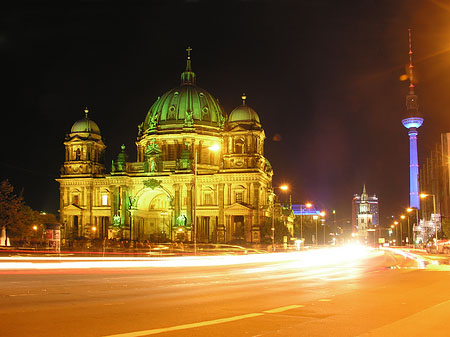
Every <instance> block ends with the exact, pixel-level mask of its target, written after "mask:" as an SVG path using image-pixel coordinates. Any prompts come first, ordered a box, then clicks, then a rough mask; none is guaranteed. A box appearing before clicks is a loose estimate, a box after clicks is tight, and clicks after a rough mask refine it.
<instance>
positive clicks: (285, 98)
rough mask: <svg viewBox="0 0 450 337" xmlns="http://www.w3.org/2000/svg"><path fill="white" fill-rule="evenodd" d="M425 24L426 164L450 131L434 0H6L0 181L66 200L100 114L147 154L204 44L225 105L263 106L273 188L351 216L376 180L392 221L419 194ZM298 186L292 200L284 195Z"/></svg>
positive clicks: (448, 23) (37, 199)
mask: <svg viewBox="0 0 450 337" xmlns="http://www.w3.org/2000/svg"><path fill="white" fill-rule="evenodd" d="M408 28H412V29H413V49H414V63H415V66H416V67H415V71H416V73H415V74H416V77H417V79H418V81H417V83H416V93H417V94H418V96H419V104H420V110H421V111H423V112H424V118H425V122H424V125H423V126H422V127H421V128H420V129H419V162H420V163H422V162H423V161H424V160H425V158H426V156H427V155H428V154H429V152H430V150H431V149H432V148H433V147H434V146H435V144H436V142H437V141H438V140H439V137H440V133H441V132H447V131H450V118H449V117H448V116H449V112H450V95H449V90H450V52H449V50H450V6H449V5H448V2H447V1H445V2H444V1H443V0H432V1H425V0H424V1H419V0H409V1H406V0H355V1H337V0H335V1H331V0H311V1H299V0H298V1H200V0H198V1H136V2H132V1H126V2H125V1H123V2H113V3H111V2H109V1H88V0H86V1H68V2H61V4H58V3H56V2H48V1H42V2H41V1H33V2H21V4H16V5H8V6H6V7H5V5H2V9H1V11H0V56H1V65H2V66H1V69H2V70H1V79H2V84H3V90H2V98H1V105H0V107H1V109H2V123H1V125H2V132H1V140H2V143H1V146H2V151H1V158H0V173H1V176H0V178H1V179H2V180H3V179H5V178H8V179H9V180H10V182H11V183H12V184H13V185H14V186H15V187H16V189H17V191H18V192H19V191H21V190H23V195H24V197H25V200H26V202H27V203H28V204H29V205H30V206H31V207H33V208H34V209H37V210H46V211H51V212H56V211H57V209H58V206H59V202H58V200H59V199H58V198H59V193H58V188H59V185H58V183H57V182H55V178H57V177H58V176H59V170H60V167H61V165H62V163H63V161H64V145H63V142H64V137H65V135H66V134H67V133H68V132H69V131H70V128H71V126H72V124H73V123H74V122H75V121H77V120H78V119H81V118H82V117H83V109H84V107H85V106H87V107H88V108H89V110H90V113H89V116H90V118H92V119H93V120H94V121H96V122H97V124H98V125H99V127H100V129H101V131H102V136H103V139H104V142H105V143H106V145H107V146H108V148H107V156H106V164H107V167H108V169H109V168H110V163H111V159H114V158H115V157H116V156H117V154H118V152H119V150H120V145H121V144H125V145H126V147H127V151H128V154H129V156H130V160H132V161H135V160H136V149H135V143H134V142H135V140H136V136H137V125H138V124H140V123H141V122H142V121H143V120H144V118H145V116H146V113H147V111H148V109H149V108H150V106H151V105H152V104H153V103H154V101H155V100H156V99H157V97H158V96H161V95H162V94H164V93H165V92H166V91H168V90H170V89H171V88H173V87H175V86H177V85H178V84H179V81H180V74H181V72H182V71H183V70H184V68H185V64H186V51H185V49H186V47H187V46H191V47H192V49H193V51H192V67H193V70H194V71H195V73H196V75H197V84H198V86H200V87H202V88H204V89H206V90H208V91H209V92H210V93H211V94H212V95H213V96H215V97H217V98H218V99H219V100H220V102H221V104H222V105H223V107H224V108H225V110H226V112H227V113H228V114H229V113H230V112H231V110H232V109H233V108H234V107H236V106H238V105H239V104H240V103H241V99H240V97H241V95H242V93H243V92H245V93H246V94H247V97H248V98H247V104H248V105H250V106H251V107H253V108H254V109H255V110H256V111H257V113H258V114H259V116H260V119H261V122H262V124H263V127H264V129H265V132H266V136H267V139H266V146H265V149H266V152H265V154H266V157H267V158H268V159H269V160H270V162H271V163H272V165H273V167H274V171H275V175H274V185H275V186H276V185H281V184H282V183H288V184H289V185H290V187H291V194H292V199H293V201H295V202H302V203H304V202H306V201H312V202H316V203H317V204H318V205H319V207H320V208H325V209H327V210H329V211H331V210H332V209H336V210H337V218H338V219H339V220H343V219H349V218H350V216H351V200H352V196H353V194H354V193H361V190H362V186H363V184H364V183H365V184H366V186H367V190H368V193H369V194H374V193H375V194H377V196H378V197H379V200H380V218H381V221H382V223H383V222H385V221H387V220H385V219H386V218H387V217H388V216H390V215H394V214H399V213H400V212H402V210H403V209H404V208H406V207H407V206H408V203H409V195H408V193H409V168H408V165H409V143H408V136H407V130H406V129H405V128H404V127H403V126H402V124H401V119H402V117H403V116H404V113H405V95H406V93H407V90H408V82H407V81H400V76H401V75H402V74H404V73H405V67H406V65H407V63H408ZM282 198H284V197H282Z"/></svg>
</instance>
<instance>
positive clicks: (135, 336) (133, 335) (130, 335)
mask: <svg viewBox="0 0 450 337" xmlns="http://www.w3.org/2000/svg"><path fill="white" fill-rule="evenodd" d="M302 307H304V305H297V304H294V305H288V306H286V307H280V308H275V309H270V310H265V311H263V312H255V313H251V314H245V315H239V316H232V317H226V318H219V319H213V320H211V321H204V322H197V323H189V324H182V325H175V326H170V327H167V328H158V329H150V330H141V331H134V332H126V333H120V334H116V335H108V336H104V337H140V336H148V335H156V334H159V333H163V332H169V331H177V330H186V329H193V328H199V327H203V326H209V325H215V324H221V323H227V322H233V321H238V320H241V319H246V318H253V317H258V316H264V314H274V313H278V312H283V311H286V310H291V309H297V308H302Z"/></svg>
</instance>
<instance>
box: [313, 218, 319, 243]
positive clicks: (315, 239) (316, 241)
mask: <svg viewBox="0 0 450 337" xmlns="http://www.w3.org/2000/svg"><path fill="white" fill-rule="evenodd" d="M313 219H314V220H316V236H315V238H314V241H315V242H314V243H315V244H316V246H317V245H318V244H319V242H318V240H317V219H319V216H318V215H313Z"/></svg>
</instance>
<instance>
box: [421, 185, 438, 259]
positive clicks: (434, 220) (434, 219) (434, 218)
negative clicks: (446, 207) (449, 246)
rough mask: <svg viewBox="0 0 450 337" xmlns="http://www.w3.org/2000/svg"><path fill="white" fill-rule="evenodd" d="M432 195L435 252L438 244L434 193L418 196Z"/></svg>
mask: <svg viewBox="0 0 450 337" xmlns="http://www.w3.org/2000/svg"><path fill="white" fill-rule="evenodd" d="M429 196H432V197H433V222H434V236H435V244H436V252H438V246H437V222H436V195H434V194H426V193H421V194H420V197H421V198H422V199H423V198H426V197H429Z"/></svg>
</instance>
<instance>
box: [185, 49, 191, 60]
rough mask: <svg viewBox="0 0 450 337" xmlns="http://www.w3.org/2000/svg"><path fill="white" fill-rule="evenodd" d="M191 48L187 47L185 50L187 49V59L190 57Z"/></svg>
mask: <svg viewBox="0 0 450 337" xmlns="http://www.w3.org/2000/svg"><path fill="white" fill-rule="evenodd" d="M191 50H192V48H191V47H187V48H186V51H187V56H188V60H190V59H191Z"/></svg>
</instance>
